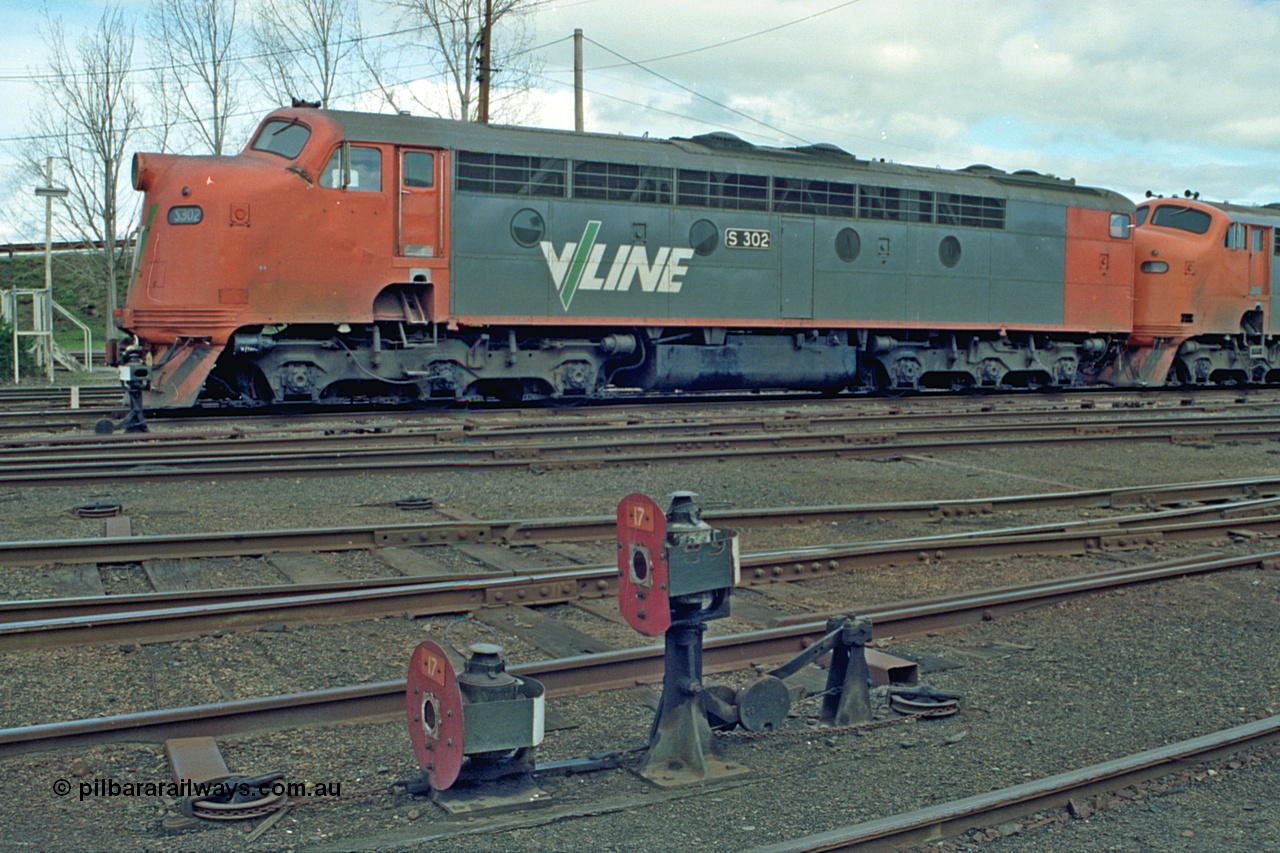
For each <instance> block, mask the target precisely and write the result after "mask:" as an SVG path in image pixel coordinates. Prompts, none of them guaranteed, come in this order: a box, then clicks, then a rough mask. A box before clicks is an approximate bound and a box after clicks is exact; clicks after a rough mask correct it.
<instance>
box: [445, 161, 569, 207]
mask: <svg viewBox="0 0 1280 853" xmlns="http://www.w3.org/2000/svg"><path fill="white" fill-rule="evenodd" d="M564 173H565V161H564V160H562V159H560V158H558V157H526V156H524V155H517V154H483V153H481V152H478V151H459V152H458V189H459V190H460V191H462V192H473V193H497V194H498V195H527V196H552V197H556V198H564V190H565V175H564Z"/></svg>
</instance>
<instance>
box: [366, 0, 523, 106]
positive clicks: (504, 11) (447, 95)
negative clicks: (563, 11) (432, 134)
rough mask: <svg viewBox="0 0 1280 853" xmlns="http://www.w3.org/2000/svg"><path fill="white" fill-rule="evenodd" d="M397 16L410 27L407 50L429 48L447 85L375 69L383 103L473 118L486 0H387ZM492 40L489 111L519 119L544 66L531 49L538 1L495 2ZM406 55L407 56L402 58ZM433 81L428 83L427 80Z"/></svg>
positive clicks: (407, 35) (419, 50)
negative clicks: (395, 76)
mask: <svg viewBox="0 0 1280 853" xmlns="http://www.w3.org/2000/svg"><path fill="white" fill-rule="evenodd" d="M383 3H384V5H385V6H387V7H388V8H389V9H392V10H394V11H395V12H396V13H397V14H398V24H399V26H400V27H401V28H402V29H404V30H406V31H407V32H406V34H405V40H404V43H403V47H402V50H403V51H414V52H422V51H425V52H426V53H427V54H428V55H429V56H430V57H431V61H432V63H433V64H435V65H436V67H438V68H439V74H438V77H439V78H440V79H443V81H444V82H443V85H438V86H433V85H424V81H422V80H417V81H411V80H391V79H390V77H389V75H388V74H387V73H385V72H384V71H380V69H377V68H376V67H375V68H373V69H371V70H374V72H375V75H376V85H377V88H378V91H379V93H380V95H381V97H382V99H383V101H384V102H385V103H386V104H387V105H388V106H390V107H391V108H392V109H395V110H401V109H404V108H406V107H408V106H409V105H410V102H412V103H414V104H416V105H417V106H418V107H420V108H421V109H423V110H425V111H426V112H428V113H430V114H432V115H438V116H444V117H447V118H453V119H462V120H463V121H474V120H475V118H476V108H477V104H478V99H479V89H478V83H477V82H476V76H477V71H478V59H479V57H480V34H481V33H482V32H483V30H484V15H485V0H383ZM492 5H493V31H492V32H493V36H492V37H493V44H492V46H491V49H490V69H489V73H490V79H491V83H490V90H489V111H490V115H491V116H492V117H494V118H495V119H498V120H500V121H516V120H518V119H519V117H520V113H521V111H522V109H523V108H524V106H525V101H526V98H527V95H528V93H529V90H530V89H532V88H533V80H534V77H535V76H536V75H537V73H538V71H539V70H540V69H539V67H538V65H537V62H536V60H534V59H533V58H532V55H531V54H530V53H529V50H528V48H529V46H530V45H531V44H532V42H533V30H532V24H531V20H530V15H529V13H530V12H532V11H533V10H534V8H536V6H538V5H539V0H492ZM402 59H403V57H402ZM428 82H429V81H428Z"/></svg>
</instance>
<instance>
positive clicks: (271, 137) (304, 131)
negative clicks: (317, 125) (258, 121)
mask: <svg viewBox="0 0 1280 853" xmlns="http://www.w3.org/2000/svg"><path fill="white" fill-rule="evenodd" d="M309 138H311V131H310V130H309V129H308V128H307V126H306V125H304V124H299V123H298V122H296V121H284V120H283V119H272V120H271V121H269V122H267V123H266V124H264V125H263V126H262V130H260V131H258V135H257V136H256V137H254V140H253V146H252V148H253V150H254V151H270V152H271V153H272V154H279V155H280V156H281V157H285V158H287V159H289V160H292V159H293V158H294V157H297V156H298V155H299V154H300V153H301V152H302V146H304V145H306V144H307V140H308V139H309Z"/></svg>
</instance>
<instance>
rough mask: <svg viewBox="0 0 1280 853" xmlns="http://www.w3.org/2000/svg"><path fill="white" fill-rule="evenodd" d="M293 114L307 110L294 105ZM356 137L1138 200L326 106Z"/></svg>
mask: <svg viewBox="0 0 1280 853" xmlns="http://www.w3.org/2000/svg"><path fill="white" fill-rule="evenodd" d="M288 112H290V113H299V114H300V113H304V112H306V111H294V110H289V111H288ZM324 113H325V115H327V116H328V117H329V118H331V119H333V120H335V121H337V122H338V123H339V124H340V125H341V126H342V128H343V133H344V135H345V137H346V139H348V140H349V141H352V142H357V141H361V142H383V143H390V144H401V145H439V146H442V147H445V148H454V149H462V150H467V151H479V152H485V153H496V154H525V155H535V156H542V157H564V158H568V159H575V160H607V161H612V162H624V163H635V164H639V165H647V166H670V167H675V168H685V169H702V170H705V171H720V172H725V171H727V172H748V173H752V172H754V173H761V174H768V175H776V176H778V177H801V178H818V179H822V178H825V179H830V180H844V181H848V182H851V183H857V182H867V183H877V184H885V183H892V184H896V185H899V186H902V187H905V188H913V189H933V190H941V191H949V192H959V193H969V194H984V195H995V196H1002V197H1005V198H1016V199H1025V200H1032V201H1048V202H1053V203H1058V204H1061V203H1064V202H1066V201H1067V199H1068V198H1069V199H1070V203H1071V204H1073V205H1075V206H1078V207H1090V208H1103V209H1107V210H1117V211H1131V210H1132V209H1133V202H1132V201H1130V200H1129V199H1128V198H1126V197H1124V196H1122V195H1120V194H1119V193H1116V192H1113V191H1112V190H1106V189H1099V188H1096V187H1084V186H1079V185H1077V184H1076V182H1075V180H1074V179H1063V178H1057V177H1054V176H1053V175H1043V174H1039V173H1037V172H1031V171H1018V172H1012V173H1011V172H1005V171H1003V170H1001V169H996V168H994V167H991V166H986V165H973V166H969V167H967V168H964V169H959V170H952V169H937V168H928V167H923V166H907V165H902V164H899V163H889V162H886V161H884V160H867V159H863V158H860V157H856V156H855V155H853V154H850V153H848V152H847V151H844V150H843V149H841V148H839V147H837V146H835V145H830V144H827V143H820V144H816V145H805V146H800V147H796V148H774V147H766V146H760V145H754V144H752V143H750V142H747V141H745V140H743V139H739V138H738V137H737V136H734V135H733V134H731V133H724V132H718V133H708V134H703V135H700V136H693V137H689V138H681V137H675V138H672V139H658V138H649V137H635V136H622V135H612V134H603V133H576V132H572V131H564V130H549V129H544V128H527V127H512V126H506V125H486V124H479V123H475V122H461V121H450V120H447V119H438V118H426V117H421V116H408V115H389V114H385V113H357V112H344V111H336V110H325V111H324Z"/></svg>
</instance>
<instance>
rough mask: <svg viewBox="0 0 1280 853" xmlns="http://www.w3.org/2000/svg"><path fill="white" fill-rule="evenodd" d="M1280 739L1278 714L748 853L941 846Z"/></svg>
mask: <svg viewBox="0 0 1280 853" xmlns="http://www.w3.org/2000/svg"><path fill="white" fill-rule="evenodd" d="M1277 742H1280V716H1271V717H1266V718H1264V719H1261V720H1257V721H1256V722H1252V723H1246V724H1244V725H1240V726H1232V727H1231V728H1229V729H1223V730H1221V731H1217V732H1213V733H1211V734H1207V735H1204V736H1202V737H1197V738H1192V739H1189V740H1184V741H1178V742H1177V743H1172V744H1168V745H1167V746H1162V747H1159V748H1156V749H1148V750H1143V751H1142V752H1138V753H1135V754H1133V755H1126V756H1123V757H1121V758H1116V759H1113V760H1111V761H1106V762H1102V763H1099V764H1091V765H1089V766H1087V767H1081V768H1079V769H1078V770H1072V771H1069V772H1066V773H1058V774H1055V775H1053V776H1049V777H1046V778H1044V779H1036V780H1034V781H1031V782H1026V783H1024V784H1022V785H1014V786H1011V787H1008V788H1001V789H1000V790H997V791H991V792H989V793H985V794H976V795H974V796H971V797H965V798H963V799H960V800H953V801H951V802H946V803H938V804H936V805H932V806H928V807H926V808H922V809H916V810H914V811H910V812H905V813H903V814H899V815H893V816H892V817H886V818H880V819H878V820H873V821H867V822H865V823H859V824H854V825H852V826H847V827H842V828H840V829H835V830H829V831H827V832H822V833H818V834H815V835H809V836H805V837H802V838H796V839H791V840H788V841H783V842H780V843H777V844H761V845H754V846H752V847H749V848H746V850H745V851H744V853H836V851H851V852H852V851H858V853H873V851H884V853H891V851H895V850H903V849H909V848H912V847H916V846H925V845H928V844H936V843H937V842H938V841H939V840H940V839H945V838H954V837H956V836H958V835H961V834H962V833H964V832H967V831H969V830H970V829H972V828H973V827H974V826H995V825H997V824H1006V823H1009V822H1012V821H1015V820H1017V819H1019V818H1025V817H1028V816H1030V815H1034V814H1036V813H1038V812H1041V811H1043V810H1045V809H1063V808H1066V807H1067V806H1068V805H1069V804H1070V803H1071V802H1072V801H1073V800H1074V801H1076V802H1083V801H1086V799H1087V798H1088V797H1091V796H1096V795H1099V794H1112V793H1114V792H1116V791H1121V790H1124V789H1126V788H1130V789H1131V788H1132V786H1135V785H1141V784H1142V783H1144V782H1148V781H1151V780H1153V779H1158V778H1160V777H1161V776H1164V775H1167V774H1172V773H1176V772H1179V771H1186V769H1187V768H1188V766H1191V765H1196V764H1206V763H1208V762H1214V761H1220V760H1222V759H1225V758H1228V757H1230V756H1232V755H1235V754H1239V753H1242V752H1246V751H1249V750H1257V749H1261V748H1262V747H1266V746H1269V745H1271V744H1275V743H1277ZM1208 770H1209V768H1205V771H1204V773H1205V775H1209V774H1208ZM1215 772H1216V771H1215Z"/></svg>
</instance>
